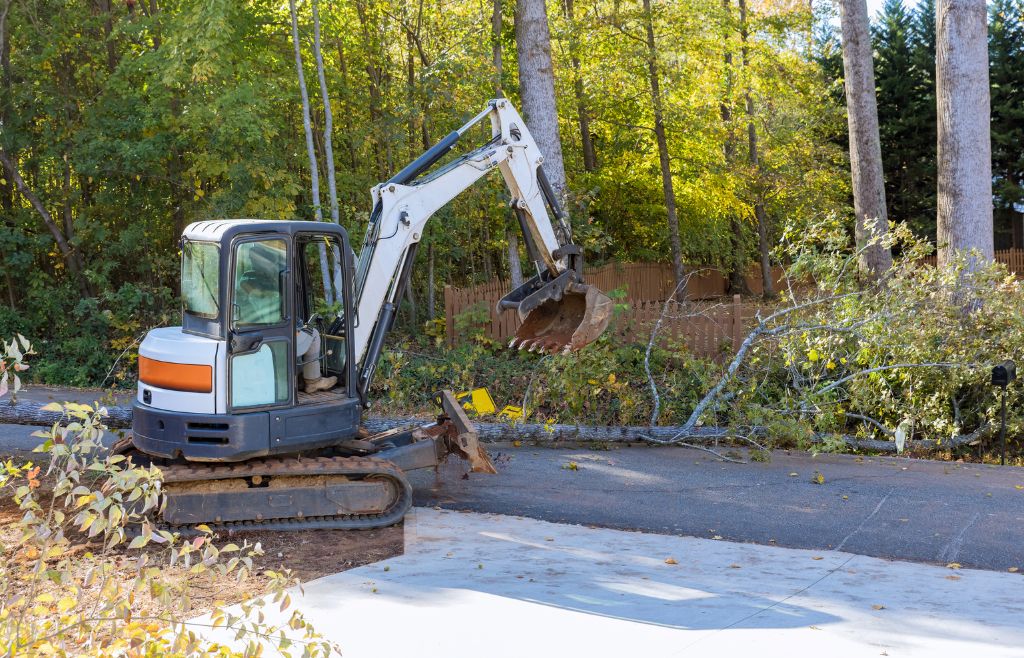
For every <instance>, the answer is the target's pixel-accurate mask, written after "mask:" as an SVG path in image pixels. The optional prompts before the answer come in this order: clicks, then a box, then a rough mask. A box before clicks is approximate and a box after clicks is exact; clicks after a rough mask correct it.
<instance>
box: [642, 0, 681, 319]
mask: <svg viewBox="0 0 1024 658" xmlns="http://www.w3.org/2000/svg"><path fill="white" fill-rule="evenodd" d="M643 2H644V20H645V23H646V25H645V27H646V30H647V76H648V82H649V83H650V86H651V106H652V107H653V109H654V136H655V139H656V140H657V142H658V163H659V164H660V165H661V187H662V190H663V191H664V193H665V210H666V213H667V215H668V234H669V239H670V240H671V243H672V271H673V273H674V275H675V282H676V297H677V299H679V300H680V301H681V300H683V299H685V298H686V289H685V286H684V285H683V281H684V279H685V278H686V270H685V268H684V267H683V253H682V243H681V242H680V240H679V215H678V214H677V211H676V193H675V189H674V188H673V184H672V167H671V161H670V159H669V154H668V139H667V138H666V136H665V112H664V108H663V106H662V98H661V81H660V80H659V77H658V50H657V47H656V45H655V43H654V15H653V14H652V13H651V0H643Z"/></svg>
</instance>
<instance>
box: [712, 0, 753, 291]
mask: <svg viewBox="0 0 1024 658" xmlns="http://www.w3.org/2000/svg"><path fill="white" fill-rule="evenodd" d="M722 8H723V9H724V10H725V15H726V19H727V24H726V29H725V30H723V37H724V39H723V42H724V43H725V51H724V53H723V54H722V60H723V63H724V65H725V90H724V91H723V93H722V102H721V106H720V108H719V111H720V113H721V115H722V124H723V125H724V126H725V142H724V143H723V144H722V155H723V156H724V158H725V167H726V169H731V168H732V165H733V162H734V161H735V160H736V132H735V128H734V126H733V124H732V93H733V63H732V51H731V50H730V49H729V40H728V35H729V34H731V33H732V29H733V28H732V25H731V23H732V7H731V0H722ZM729 237H730V242H731V246H732V254H731V255H730V257H729V262H728V266H729V294H732V295H749V294H750V287H749V286H748V285H747V277H746V276H745V275H746V269H747V254H746V249H744V240H743V223H742V222H741V221H740V218H739V217H736V216H735V214H734V215H733V216H732V217H730V218H729Z"/></svg>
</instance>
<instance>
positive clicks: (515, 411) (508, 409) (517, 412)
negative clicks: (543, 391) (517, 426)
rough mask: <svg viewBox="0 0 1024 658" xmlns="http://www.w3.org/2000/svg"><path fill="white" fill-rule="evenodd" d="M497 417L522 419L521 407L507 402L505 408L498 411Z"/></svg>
mask: <svg viewBox="0 0 1024 658" xmlns="http://www.w3.org/2000/svg"><path fill="white" fill-rule="evenodd" d="M498 418H507V419H508V420H522V418H523V408H522V407H517V406H515V405H514V404H507V405H505V408H504V409H502V410H501V411H499V412H498Z"/></svg>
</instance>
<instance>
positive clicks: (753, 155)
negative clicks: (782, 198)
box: [739, 0, 877, 299]
mask: <svg viewBox="0 0 1024 658" xmlns="http://www.w3.org/2000/svg"><path fill="white" fill-rule="evenodd" d="M739 8H740V43H741V46H740V53H741V55H742V58H743V69H744V71H749V68H750V49H749V46H748V45H747V43H748V42H747V39H748V28H747V2H746V0H739ZM747 77H748V79H749V77H750V76H749V74H748V76H747ZM744 98H745V100H746V110H747V158H748V162H749V163H750V168H751V172H752V175H753V176H755V177H756V178H757V183H756V185H755V188H756V191H755V194H756V199H755V201H754V218H755V219H756V220H757V250H758V254H759V255H760V261H761V296H762V297H764V298H765V299H772V298H773V297H775V282H774V281H773V280H772V264H771V244H770V243H769V241H768V213H767V212H766V211H765V208H764V192H763V190H762V181H761V156H760V153H759V151H758V144H757V127H756V126H755V125H754V97H753V94H751V93H750V86H749V83H748V86H747V88H746V91H745V92H744ZM876 134H877V133H876Z"/></svg>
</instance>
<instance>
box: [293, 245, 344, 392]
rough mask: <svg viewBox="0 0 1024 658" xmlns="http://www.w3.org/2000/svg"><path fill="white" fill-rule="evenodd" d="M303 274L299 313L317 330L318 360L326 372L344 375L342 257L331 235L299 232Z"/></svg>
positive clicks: (339, 247) (341, 377) (340, 377)
mask: <svg viewBox="0 0 1024 658" xmlns="http://www.w3.org/2000/svg"><path fill="white" fill-rule="evenodd" d="M300 245H301V248H300V254H301V260H302V263H301V268H302V277H301V283H300V285H302V286H303V288H304V289H303V290H300V291H299V293H300V294H298V295H296V299H297V301H298V303H299V305H300V307H299V308H298V309H297V311H298V317H299V318H301V319H302V321H303V323H304V324H308V325H310V326H311V327H312V328H314V329H316V330H317V331H318V332H319V333H320V337H321V359H322V361H321V363H322V366H323V370H324V371H325V373H326V375H328V376H336V377H338V378H339V381H341V380H342V379H343V378H344V375H345V353H346V352H345V339H346V336H345V298H344V290H345V286H344V282H343V278H342V277H343V272H344V261H343V260H342V257H341V248H342V245H341V243H340V242H339V241H338V240H337V239H336V238H335V237H333V236H327V235H316V236H300Z"/></svg>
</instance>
